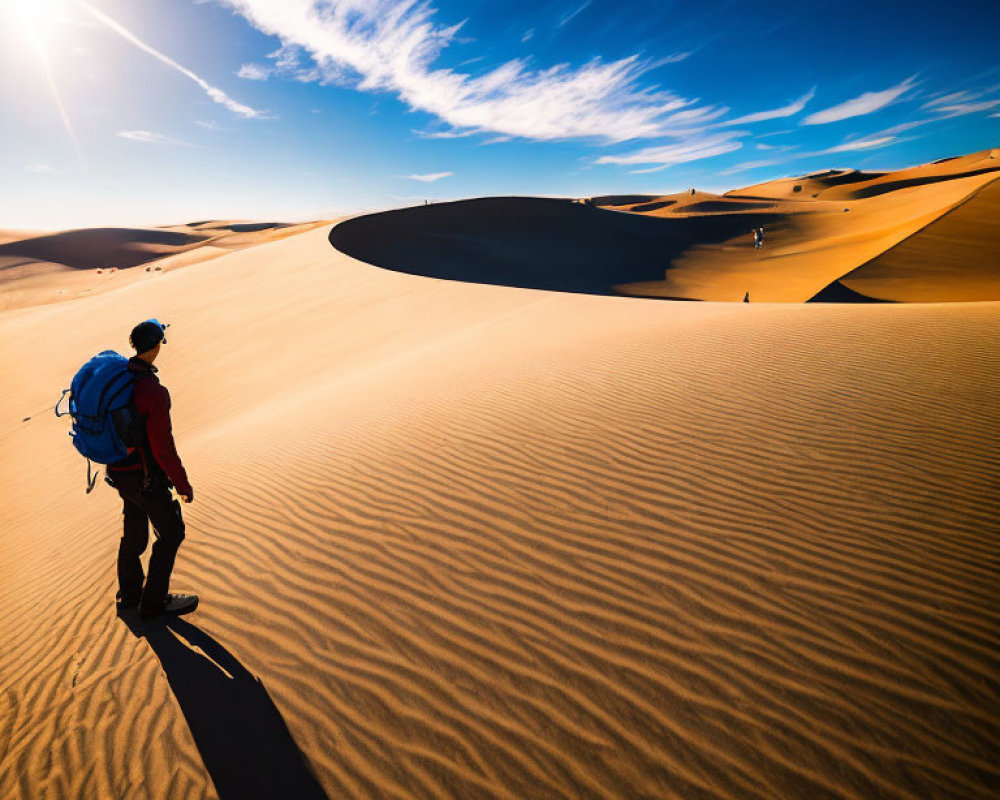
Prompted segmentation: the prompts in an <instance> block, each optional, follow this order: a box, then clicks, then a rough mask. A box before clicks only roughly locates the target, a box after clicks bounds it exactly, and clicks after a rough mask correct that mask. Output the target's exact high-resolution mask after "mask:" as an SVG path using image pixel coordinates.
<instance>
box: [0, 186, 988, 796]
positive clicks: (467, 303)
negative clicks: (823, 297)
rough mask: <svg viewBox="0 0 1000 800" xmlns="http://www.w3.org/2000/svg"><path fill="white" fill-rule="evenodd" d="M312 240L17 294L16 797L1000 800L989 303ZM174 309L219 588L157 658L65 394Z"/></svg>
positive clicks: (191, 509)
mask: <svg viewBox="0 0 1000 800" xmlns="http://www.w3.org/2000/svg"><path fill="white" fill-rule="evenodd" d="M965 180H970V179H968V178H967V179H965ZM937 187H938V188H935V189H934V191H939V190H940V185H937ZM918 191H922V190H918ZM870 202H877V198H872V200H871V201H870ZM566 205H569V204H566ZM492 208H493V211H492V212H491V213H495V214H498V215H500V214H504V213H507V209H506V207H505V206H504V205H503V204H502V203H497V204H494V205H493V206H492ZM532 208H533V210H537V213H539V214H540V215H543V216H544V215H545V214H552V218H553V219H555V220H557V221H558V220H559V219H561V218H562V217H561V216H560V215H563V214H564V211H563V206H562V205H560V204H558V203H555V201H553V203H552V204H551V205H550V204H547V203H545V202H542V201H539V204H537V205H533V206H532ZM432 209H433V207H432ZM445 210H447V209H445ZM578 210H579V212H581V213H582V214H586V216H580V217H579V219H581V220H585V221H586V222H588V223H589V222H590V221H591V220H602V222H595V224H605V223H604V222H603V220H605V219H610V220H618V221H620V223H618V224H621V225H622V226H623V227H622V230H635V231H636V232H640V233H641V232H642V231H645V230H646V229H647V228H646V227H645V226H648V225H659V224H660V223H665V224H666V225H667V226H669V225H670V223H671V220H657V219H648V218H644V217H642V216H641V215H630V214H614V213H611V212H609V211H602V210H600V209H594V208H586V207H582V206H580V207H578ZM752 213H753V212H748V214H750V215H752ZM362 224H364V223H362ZM609 224H615V223H609ZM624 226H635V227H634V229H633V228H626V227H624ZM341 227H343V226H341ZM349 227H350V226H349ZM543 227H544V226H539V230H541V229H542V228H543ZM339 229H340V228H338V229H337V230H339ZM667 229H668V230H669V228H667ZM529 230H530V227H529ZM929 230H930V228H928V231H929ZM327 235H328V229H326V228H323V229H317V230H314V231H311V232H307V233H304V234H302V235H300V236H295V237H293V238H288V239H285V240H283V241H277V242H273V243H269V244H264V245H261V246H259V247H255V248H251V249H246V250H242V251H240V252H236V253H232V254H230V255H227V256H226V257H224V258H220V259H215V260H213V261H211V262H207V263H200V264H194V265H191V266H188V267H185V268H184V269H179V270H174V271H171V272H169V273H167V274H163V275H161V276H160V277H159V278H158V279H157V280H156V281H151V282H138V283H135V284H132V285H124V286H121V287H117V288H115V290H114V291H108V292H105V293H103V294H100V295H96V296H92V297H84V298H81V299H79V300H76V301H74V302H72V303H60V304H54V305H46V306H36V307H31V308H20V309H17V310H16V311H7V312H0V370H2V374H4V375H8V376H10V375H13V376H16V380H6V381H3V382H2V383H0V467H2V473H3V475H4V487H3V490H2V491H3V502H2V503H0V529H2V530H3V532H4V535H3V536H2V537H0V603H2V604H3V607H4V609H5V620H6V621H5V624H4V625H3V626H2V627H0V676H2V678H0V679H2V688H3V691H2V692H0V796H2V797H46V798H79V797H116V798H171V800H177V799H178V798H202V797H208V798H212V797H222V798H234V797H241V798H246V797H252V796H254V794H253V792H254V787H257V788H258V789H259V790H260V793H263V792H264V791H265V789H264V787H267V789H268V790H270V791H272V792H274V793H275V794H276V795H278V796H286V797H313V796H323V795H325V796H327V797H329V798H369V797H398V798H409V797H441V798H444V797H452V798H470V797H482V798H511V799H512V800H513V799H515V798H516V799H517V800H521V799H522V798H542V797H545V798H551V797H606V798H626V797H628V798H633V797H655V798H668V797H678V798H680V797H683V798H691V797H713V798H740V799H741V800H742V799H743V798H762V799H763V798H768V799H769V800H771V799H773V798H803V797H829V798H857V797H872V798H874V797H880V798H899V800H903V799H904V798H906V799H909V798H914V797H920V798H957V797H961V798H967V799H968V800H976V799H977V798H983V799H984V800H985V798H992V797H993V796H994V794H995V788H996V786H997V784H998V782H1000V768H998V766H997V763H996V759H995V745H996V742H997V740H998V736H1000V723H998V720H1000V701H998V697H997V693H996V686H997V682H998V680H1000V665H998V658H997V652H998V650H997V648H998V645H1000V611H998V608H1000V606H998V604H997V602H996V601H997V591H996V587H997V580H998V577H1000V576H998V574H997V569H996V564H997V563H998V562H997V555H998V545H1000V514H998V508H997V505H996V502H995V500H996V492H997V487H998V478H1000V476H998V473H997V464H996V458H995V455H996V452H997V447H998V445H1000V441H998V440H997V439H998V431H1000V389H998V384H997V382H996V380H995V376H996V374H997V372H998V369H1000V363H998V359H1000V356H998V351H997V349H996V348H995V347H990V346H988V345H987V343H989V342H992V341H996V339H997V337H998V335H1000V314H998V313H997V312H998V311H1000V304H998V303H975V304H922V305H913V304H890V305H879V304H874V305H861V304H859V305H800V304H795V305H790V304H788V305H770V304H750V305H740V304H731V303H725V304H720V303H652V302H649V301H646V300H641V299H634V298H621V297H619V298H615V297H600V296H588V295H583V294H575V295H574V294H564V293H546V292H533V291H526V290H522V289H514V288H508V287H501V286H484V285H474V284H468V283H461V282H455V281H429V280H426V279H425V278H422V277H417V276H411V275H406V274H402V273H400V272H393V271H386V270H380V269H375V268H373V267H371V266H368V265H366V264H363V263H360V262H358V261H356V260H354V259H352V258H349V257H348V256H345V255H343V254H341V253H338V252H336V251H335V250H333V249H331V248H330V247H329V245H328V243H327ZM539 235H540V234H539ZM637 235H638V233H637ZM525 236H527V234H525ZM336 238H337V236H336V232H335V233H334V239H335V240H336ZM429 238H430V236H428V239H429ZM473 244H474V243H473ZM471 246H473V245H470V247H471ZM512 246H513V245H512ZM538 263H541V260H540V261H539V262H538ZM53 280H61V278H58V277H57V278H54V279H53ZM152 315H156V316H158V317H160V318H162V319H166V320H168V321H170V322H172V323H173V327H172V328H171V334H172V335H171V337H170V344H169V345H167V347H165V348H164V352H163V355H162V357H161V361H160V362H158V363H159V365H160V366H161V369H162V376H163V378H164V382H165V383H166V384H167V385H168V386H169V387H170V389H171V392H172V396H173V399H174V428H175V433H176V435H177V438H178V441H179V444H180V450H181V454H182V455H183V457H184V458H185V461H186V463H187V466H188V469H189V472H190V473H191V477H192V481H193V483H194V485H195V487H196V491H197V497H196V502H195V503H194V504H193V505H191V506H187V507H186V508H185V512H186V515H187V519H188V541H187V542H186V543H185V545H184V547H183V549H182V551H181V557H180V560H179V562H178V568H177V571H176V573H175V580H174V585H175V586H176V587H178V588H191V589H195V590H197V591H199V592H200V593H201V595H202V598H203V600H202V606H201V608H200V609H199V611H198V612H197V613H196V614H194V615H193V616H191V617H188V618H186V619H187V621H188V622H189V625H186V626H185V625H178V626H175V627H174V628H173V629H167V628H155V629H154V630H153V631H152V632H151V633H148V634H147V635H146V638H137V637H136V635H135V633H138V634H140V635H142V634H143V633H144V632H143V631H142V630H138V631H135V632H133V630H131V629H130V628H129V626H127V625H125V624H124V623H122V622H121V621H119V620H118V619H116V618H115V616H114V612H113V610H112V600H113V595H114V587H115V576H114V554H115V551H116V546H117V539H116V536H117V530H118V525H119V505H118V503H117V502H116V498H115V495H114V494H113V493H112V492H111V491H110V490H107V488H106V487H100V490H99V491H97V492H95V494H93V495H91V496H89V497H88V496H85V495H84V493H83V480H84V471H85V470H84V465H83V463H82V460H81V459H79V458H78V457H77V456H76V455H75V452H74V451H73V450H72V448H71V447H70V445H69V443H68V442H67V440H66V436H65V424H64V422H63V421H58V420H56V419H55V418H54V417H53V416H52V415H51V412H50V411H44V409H45V407H46V406H47V405H50V404H51V403H52V401H53V400H54V399H55V397H56V396H57V395H58V391H59V390H60V389H61V388H62V387H63V386H65V385H68V382H69V379H70V377H71V375H72V373H73V370H74V369H75V367H76V366H78V365H79V363H80V362H82V361H83V360H84V359H85V358H86V357H88V356H89V355H90V354H92V353H93V352H96V351H98V350H101V349H104V348H106V347H117V348H119V349H123V348H124V346H125V340H126V336H127V331H128V329H129V328H130V326H131V325H132V324H134V322H135V320H136V319H141V318H142V317H145V316H152ZM66 331H72V332H73V335H72V336H71V337H69V338H67V336H66V335H65V332H66ZM234 365H235V366H234ZM36 412H43V413H41V415H40V416H37V417H34V418H33V419H31V420H30V421H28V422H23V421H22V420H23V419H24V418H25V417H29V416H32V415H33V414H35V413H36ZM255 676H256V677H255ZM256 678H259V682H258V680H257V679H256ZM260 742H265V743H267V744H268V745H271V746H268V747H260V746H259V743H260ZM227 743H228V745H227ZM254 743H256V746H255V744H254ZM276 775H278V776H281V779H282V780H284V781H286V783H285V785H284V787H277V788H274V787H273V786H271V785H268V784H265V783H264V781H266V780H274V776H276ZM258 780H259V781H260V783H255V781H258ZM272 796H274V795H272Z"/></svg>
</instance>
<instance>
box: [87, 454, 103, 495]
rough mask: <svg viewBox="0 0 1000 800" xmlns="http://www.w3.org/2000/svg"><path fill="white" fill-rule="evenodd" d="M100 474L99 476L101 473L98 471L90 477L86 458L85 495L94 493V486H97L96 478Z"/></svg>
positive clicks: (88, 463)
mask: <svg viewBox="0 0 1000 800" xmlns="http://www.w3.org/2000/svg"><path fill="white" fill-rule="evenodd" d="M100 474H101V471H100V470H98V471H97V472H95V473H94V476H93V477H91V476H90V459H89V458H88V459H87V494H90V493H91V492H92V491H94V486H95V485H96V484H97V478H98V476H99V475H100Z"/></svg>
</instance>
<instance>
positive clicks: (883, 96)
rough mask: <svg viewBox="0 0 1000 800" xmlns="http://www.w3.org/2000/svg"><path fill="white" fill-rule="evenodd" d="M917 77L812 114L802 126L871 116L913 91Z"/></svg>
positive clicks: (803, 121)
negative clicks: (866, 115)
mask: <svg viewBox="0 0 1000 800" xmlns="http://www.w3.org/2000/svg"><path fill="white" fill-rule="evenodd" d="M916 77H917V76H916V75H913V76H911V77H909V78H907V79H906V80H905V81H903V82H902V83H898V84H896V85H895V86H891V87H890V88H888V89H883V90H882V91H881V92H865V93H864V94H863V95H861V96H859V97H855V98H854V99H853V100H848V101H846V102H844V103H840V104H839V105H835V106H831V107H830V108H827V109H824V110H823V111H817V112H816V113H815V114H810V115H809V116H808V117H806V118H805V119H804V120H802V124H803V125H825V124H826V123H828V122H839V121H840V120H842V119H849V118H851V117H860V116H862V115H864V114H871V113H873V112H875V111H878V110H880V109H882V108H885V107H886V106H888V105H890V104H891V103H893V102H894V101H895V100H896V99H897V98H899V97H900V96H901V95H903V94H905V93H906V92H908V91H909V90H910V89H912V88H913V87H914V86H915V85H916V84H915V81H916Z"/></svg>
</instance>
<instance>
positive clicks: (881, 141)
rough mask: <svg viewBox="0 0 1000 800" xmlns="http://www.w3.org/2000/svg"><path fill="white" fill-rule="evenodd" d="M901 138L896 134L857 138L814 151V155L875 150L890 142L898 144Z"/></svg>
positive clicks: (886, 145)
mask: <svg viewBox="0 0 1000 800" xmlns="http://www.w3.org/2000/svg"><path fill="white" fill-rule="evenodd" d="M900 141H902V140H901V139H897V137H895V136H879V137H877V138H874V139H856V140H855V141H853V142H846V143H845V144H839V145H837V146H836V147H830V148H827V149H826V150H820V151H819V152H818V153H813V154H812V155H817V156H823V155H827V154H828V153H849V152H852V151H854V150H875V149H877V148H880V147H888V146H889V145H890V144H898V143H899V142H900Z"/></svg>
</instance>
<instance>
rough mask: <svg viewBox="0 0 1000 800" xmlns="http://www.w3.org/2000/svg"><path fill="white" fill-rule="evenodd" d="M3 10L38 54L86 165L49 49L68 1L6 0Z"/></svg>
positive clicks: (69, 131) (18, 34)
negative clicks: (56, 78)
mask: <svg viewBox="0 0 1000 800" xmlns="http://www.w3.org/2000/svg"><path fill="white" fill-rule="evenodd" d="M4 10H5V11H6V12H7V13H8V14H9V15H10V16H11V17H13V20H12V21H13V23H14V25H13V26H12V30H13V32H14V35H15V36H22V37H23V38H24V39H25V40H26V41H27V42H28V43H29V44H30V46H31V47H32V49H34V51H35V53H36V55H37V56H38V60H39V62H40V63H41V67H42V72H43V74H44V77H45V82H46V83H47V84H48V86H49V90H50V91H51V93H52V99H53V101H54V102H55V105H56V110H57V111H58V112H59V117H60V119H61V120H62V124H63V127H64V128H65V129H66V133H67V134H69V137H70V139H71V140H72V141H73V149H74V150H75V151H76V155H77V158H78V159H79V161H80V165H81V166H83V164H84V160H83V152H82V151H81V149H80V142H79V140H78V139H77V137H76V131H74V130H73V124H72V123H71V122H70V119H69V114H68V113H67V111H66V105H65V104H64V103H63V100H62V95H61V94H60V93H59V88H58V87H57V86H56V80H55V75H54V74H53V71H52V64H51V57H50V50H52V49H54V48H52V42H53V39H54V38H55V34H56V32H57V31H58V29H59V28H60V27H61V25H60V23H62V22H63V21H64V16H65V13H66V3H65V0H4Z"/></svg>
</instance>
